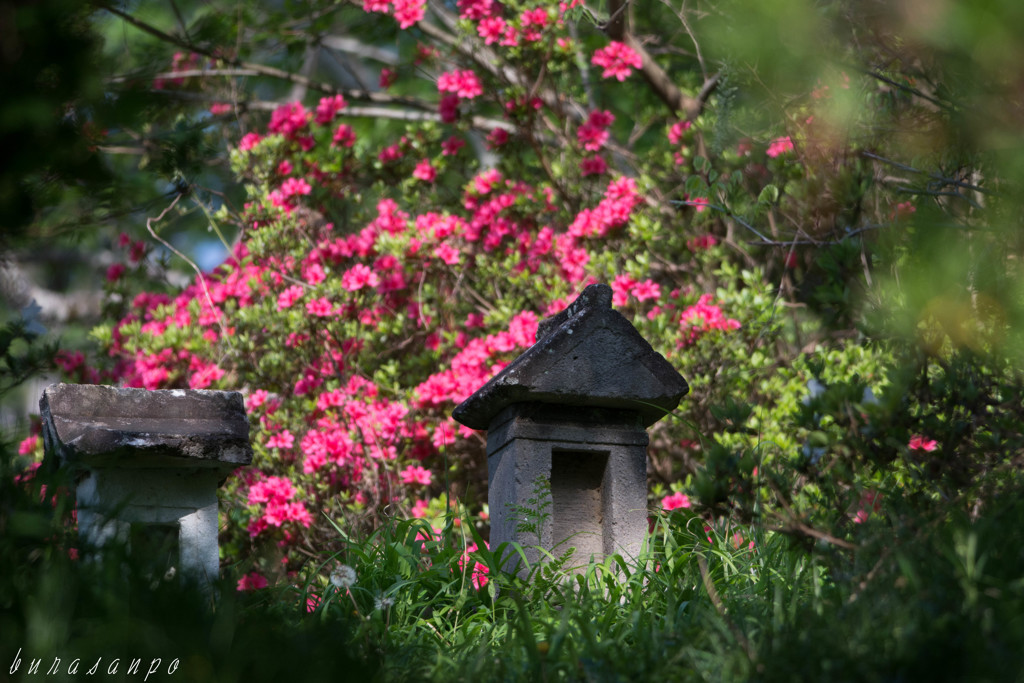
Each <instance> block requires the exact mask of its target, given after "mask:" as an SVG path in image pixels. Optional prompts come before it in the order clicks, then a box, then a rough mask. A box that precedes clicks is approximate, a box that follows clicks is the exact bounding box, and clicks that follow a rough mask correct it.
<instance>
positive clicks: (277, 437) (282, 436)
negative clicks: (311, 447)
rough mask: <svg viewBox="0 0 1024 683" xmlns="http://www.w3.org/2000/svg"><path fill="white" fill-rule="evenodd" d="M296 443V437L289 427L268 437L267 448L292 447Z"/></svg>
mask: <svg viewBox="0 0 1024 683" xmlns="http://www.w3.org/2000/svg"><path fill="white" fill-rule="evenodd" d="M294 443H295V437H294V436H292V433H291V432H289V431H288V430H287V429H284V430H282V431H280V432H278V433H277V434H274V435H273V436H272V437H270V438H269V439H267V448H282V449H288V448H291V447H292V445H293V444H294Z"/></svg>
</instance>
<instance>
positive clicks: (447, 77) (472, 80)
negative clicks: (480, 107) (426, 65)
mask: <svg viewBox="0 0 1024 683" xmlns="http://www.w3.org/2000/svg"><path fill="white" fill-rule="evenodd" d="M437 90H438V92H449V93H454V94H455V95H457V96H458V97H459V98H460V99H464V100H471V99H473V98H474V97H478V96H480V95H483V94H484V89H483V86H481V85H480V79H479V78H477V76H476V74H475V73H474V72H473V71H472V70H471V69H465V70H462V71H447V72H445V73H443V74H441V76H440V77H439V78H438V79H437Z"/></svg>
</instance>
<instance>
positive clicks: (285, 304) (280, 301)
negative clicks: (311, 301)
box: [277, 285, 305, 311]
mask: <svg viewBox="0 0 1024 683" xmlns="http://www.w3.org/2000/svg"><path fill="white" fill-rule="evenodd" d="M304 292H305V290H304V289H303V288H302V287H300V286H299V285H292V286H291V287H289V288H288V289H286V290H284V291H283V292H281V293H280V294H278V295H277V310H279V311H283V310H284V309H286V308H290V307H291V305H292V304H294V303H295V302H296V301H298V300H299V299H301V298H302V295H303V293H304Z"/></svg>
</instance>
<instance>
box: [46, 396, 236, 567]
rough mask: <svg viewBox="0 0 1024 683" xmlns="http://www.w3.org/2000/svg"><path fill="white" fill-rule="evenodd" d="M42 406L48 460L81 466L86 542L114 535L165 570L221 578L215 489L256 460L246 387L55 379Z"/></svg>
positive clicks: (93, 544) (81, 528)
mask: <svg viewBox="0 0 1024 683" xmlns="http://www.w3.org/2000/svg"><path fill="white" fill-rule="evenodd" d="M39 407H40V414H41V415H42V418H43V439H44V443H45V447H46V452H47V457H56V458H57V459H58V461H59V464H60V465H61V466H63V467H68V468H71V470H72V471H73V472H74V473H75V478H76V485H77V488H76V495H77V500H76V509H77V512H78V532H79V537H80V538H81V539H82V540H83V542H84V545H85V546H86V548H87V549H88V548H92V549H98V548H100V547H102V546H103V545H105V544H107V543H109V542H110V541H112V540H115V539H116V540H119V541H122V542H127V543H128V544H129V546H130V547H129V551H130V552H132V553H133V554H134V555H138V554H144V555H146V557H145V561H152V564H153V565H154V569H156V570H157V571H158V572H160V573H161V574H164V572H165V571H166V575H167V576H171V575H174V574H176V573H177V574H178V575H180V577H181V578H182V579H184V580H186V581H191V582H195V583H198V584H200V585H207V586H208V585H209V584H210V583H211V582H212V581H214V580H215V579H216V578H217V575H218V571H219V552H218V544H217V532H218V525H217V509H218V506H217V488H218V486H219V485H220V484H221V483H223V481H224V480H225V479H226V478H227V477H228V475H229V474H230V473H231V472H232V471H234V470H235V469H236V468H238V467H241V466H244V465H248V464H250V463H251V462H252V448H251V446H250V445H249V421H248V419H247V418H246V415H245V404H244V403H243V401H242V395H241V394H239V393H237V392H226V391H184V390H161V391H147V390H145V389H120V388H115V387H109V386H99V385H89V384H54V385H51V386H49V387H47V389H46V390H45V391H44V392H43V396H42V398H41V399H40V401H39ZM157 554H159V555H160V557H153V556H152V555H157Z"/></svg>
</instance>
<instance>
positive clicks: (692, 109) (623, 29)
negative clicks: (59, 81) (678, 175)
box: [602, 0, 719, 121]
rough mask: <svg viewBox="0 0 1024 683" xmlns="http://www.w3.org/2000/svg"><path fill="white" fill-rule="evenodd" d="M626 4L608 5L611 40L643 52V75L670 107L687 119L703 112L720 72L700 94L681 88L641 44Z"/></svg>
mask: <svg viewBox="0 0 1024 683" xmlns="http://www.w3.org/2000/svg"><path fill="white" fill-rule="evenodd" d="M627 4H628V0H612V1H611V3H610V4H609V8H608V9H609V12H610V17H609V19H608V20H607V21H605V22H604V23H603V24H602V28H603V30H604V32H605V34H607V36H608V37H609V38H611V39H612V40H617V41H619V42H620V43H624V44H625V45H626V46H627V47H629V48H630V49H632V50H633V51H634V52H636V53H637V54H638V55H640V59H641V60H643V66H642V67H641V68H640V73H641V74H643V77H644V79H645V80H646V81H647V83H648V85H650V86H651V89H652V90H654V93H655V94H656V95H657V96H658V97H659V98H661V101H662V102H664V103H665V104H666V105H668V108H669V109H671V110H672V112H673V113H674V114H680V113H681V114H683V115H684V116H685V117H686V119H687V120H689V121H692V120H693V119H695V118H697V117H698V116H700V114H701V112H702V111H704V105H705V104H706V103H707V100H708V97H710V96H711V93H712V92H714V90H715V88H716V87H717V86H718V81H719V77H718V75H717V74H716V75H714V76H712V77H711V78H709V79H708V80H707V81H706V82H705V83H704V85H703V87H701V89H700V94H699V95H698V96H697V97H692V96H690V95H687V94H686V93H684V92H683V91H682V90H680V89H679V87H678V86H676V84H675V83H674V82H673V81H672V79H671V78H670V77H669V75H668V74H667V73H665V70H664V69H662V68H661V66H660V65H659V64H658V63H657V62H656V61H654V57H652V56H651V53H649V52H648V51H647V49H646V48H645V47H644V46H643V45H641V44H640V42H639V41H638V40H637V39H636V37H635V36H634V35H633V33H632V32H631V30H630V26H629V23H630V22H629V15H628V13H627V12H626V6H627Z"/></svg>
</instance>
